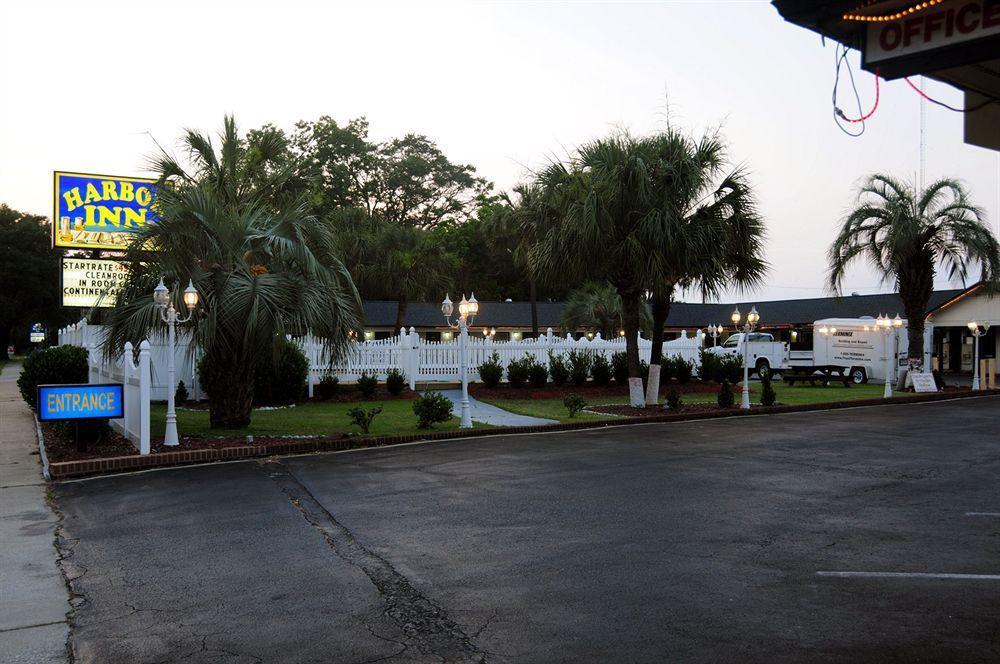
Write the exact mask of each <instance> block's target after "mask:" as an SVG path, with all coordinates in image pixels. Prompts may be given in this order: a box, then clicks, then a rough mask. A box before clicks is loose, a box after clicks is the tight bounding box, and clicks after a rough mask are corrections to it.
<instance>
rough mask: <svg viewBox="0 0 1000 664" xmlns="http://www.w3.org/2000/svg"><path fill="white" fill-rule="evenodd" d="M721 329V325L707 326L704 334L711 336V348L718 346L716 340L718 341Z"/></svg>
mask: <svg viewBox="0 0 1000 664" xmlns="http://www.w3.org/2000/svg"><path fill="white" fill-rule="evenodd" d="M722 329H723V328H722V326H721V325H715V324H712V325H709V326H708V329H707V330H706V332H707V333H708V334H710V335H711V336H712V345H713V346H718V345H719V343H718V339H719V335H721V334H722Z"/></svg>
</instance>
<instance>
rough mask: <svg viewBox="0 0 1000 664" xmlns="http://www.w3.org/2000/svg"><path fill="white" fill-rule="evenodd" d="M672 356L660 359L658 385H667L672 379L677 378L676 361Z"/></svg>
mask: <svg viewBox="0 0 1000 664" xmlns="http://www.w3.org/2000/svg"><path fill="white" fill-rule="evenodd" d="M679 359H680V358H676V357H674V356H673V355H671V356H669V357H663V358H660V384H661V385H663V384H665V383H669V382H670V380H671V379H672V378H676V377H677V360H679Z"/></svg>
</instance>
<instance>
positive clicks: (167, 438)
mask: <svg viewBox="0 0 1000 664" xmlns="http://www.w3.org/2000/svg"><path fill="white" fill-rule="evenodd" d="M181 298H182V299H183V300H184V306H185V307H187V310H188V315H187V316H186V317H184V318H181V317H179V316H178V315H177V309H175V308H174V304H173V302H171V299H170V291H169V290H167V287H166V286H164V285H163V278H162V277H161V278H160V283H159V284H158V285H157V286H156V288H154V289H153V303H154V304H155V305H156V306H158V307H159V308H160V319H161V320H163V322H164V323H166V324H167V429H166V431H165V432H164V434H163V444H164V445H167V446H169V447H173V446H175V445H177V444H178V440H177V411H176V410H175V409H174V390H175V389H176V388H175V386H174V379H175V375H174V374H175V370H174V327H175V326H176V325H177V323H186V322H188V321H189V320H191V316H193V315H194V310H195V309H197V308H198V290H197V289H196V288H195V287H194V284H193V283H191V280H188V287H187V288H185V289H184V293H183V295H182V296H181Z"/></svg>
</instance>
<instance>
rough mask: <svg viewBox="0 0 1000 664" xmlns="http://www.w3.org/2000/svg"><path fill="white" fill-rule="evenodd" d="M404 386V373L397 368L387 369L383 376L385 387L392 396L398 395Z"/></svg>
mask: <svg viewBox="0 0 1000 664" xmlns="http://www.w3.org/2000/svg"><path fill="white" fill-rule="evenodd" d="M404 387H406V374H405V373H403V372H402V371H400V370H399V369H389V373H388V374H386V377H385V389H387V390H388V391H389V394H392V395H393V396H396V395H398V394H399V393H400V392H402V391H403V388H404Z"/></svg>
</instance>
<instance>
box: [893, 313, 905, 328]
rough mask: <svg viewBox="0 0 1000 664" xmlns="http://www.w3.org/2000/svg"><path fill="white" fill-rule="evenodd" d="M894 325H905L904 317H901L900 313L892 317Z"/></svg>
mask: <svg viewBox="0 0 1000 664" xmlns="http://www.w3.org/2000/svg"><path fill="white" fill-rule="evenodd" d="M892 326H893V327H903V319H902V318H900V317H899V314H896V317H895V318H893V319H892Z"/></svg>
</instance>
